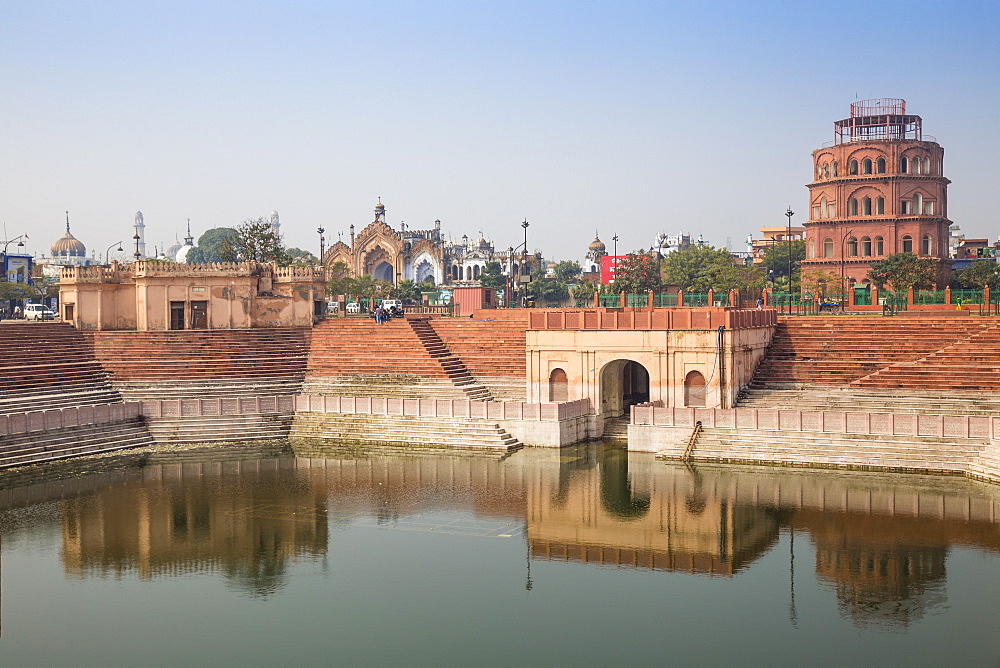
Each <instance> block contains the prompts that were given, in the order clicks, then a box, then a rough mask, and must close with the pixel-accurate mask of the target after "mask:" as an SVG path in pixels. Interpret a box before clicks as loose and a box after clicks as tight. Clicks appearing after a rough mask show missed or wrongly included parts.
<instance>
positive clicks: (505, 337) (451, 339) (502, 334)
mask: <svg viewBox="0 0 1000 668" xmlns="http://www.w3.org/2000/svg"><path fill="white" fill-rule="evenodd" d="M429 324H430V326H431V327H432V328H433V329H434V331H435V332H436V333H437V335H438V336H439V337H440V338H441V340H442V341H444V343H445V344H447V346H448V348H449V349H450V350H451V352H453V353H454V354H455V355H457V356H458V357H459V358H460V359H461V360H462V362H464V363H465V366H466V367H467V368H468V369H469V372H470V373H471V374H472V375H473V376H474V377H475V378H476V380H478V381H479V382H480V383H481V384H483V385H484V386H486V387H488V388H489V390H490V392H491V393H492V394H493V396H494V397H496V398H497V399H498V400H500V401H524V400H525V398H526V387H527V371H526V366H527V354H526V345H527V329H528V325H527V322H518V321H510V320H472V319H469V318H434V319H433V320H430V321H429Z"/></svg>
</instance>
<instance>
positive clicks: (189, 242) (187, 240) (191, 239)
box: [184, 218, 194, 246]
mask: <svg viewBox="0 0 1000 668" xmlns="http://www.w3.org/2000/svg"><path fill="white" fill-rule="evenodd" d="M184 245H185V246H194V237H192V236H191V219H190V218H188V233H187V236H186V237H184Z"/></svg>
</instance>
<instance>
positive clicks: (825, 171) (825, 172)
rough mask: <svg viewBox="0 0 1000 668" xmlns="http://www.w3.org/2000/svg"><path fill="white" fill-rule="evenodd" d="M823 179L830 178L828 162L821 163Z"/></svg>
mask: <svg viewBox="0 0 1000 668" xmlns="http://www.w3.org/2000/svg"><path fill="white" fill-rule="evenodd" d="M823 178H824V179H828V178H830V163H828V162H824V163H823Z"/></svg>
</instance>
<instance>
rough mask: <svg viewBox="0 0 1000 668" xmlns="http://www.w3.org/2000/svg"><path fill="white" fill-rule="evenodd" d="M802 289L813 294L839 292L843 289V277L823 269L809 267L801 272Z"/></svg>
mask: <svg viewBox="0 0 1000 668" xmlns="http://www.w3.org/2000/svg"><path fill="white" fill-rule="evenodd" d="M801 287H802V290H803V292H811V293H813V294H814V295H829V294H840V293H841V292H843V290H844V279H843V278H841V276H840V274H838V273H836V272H833V271H826V270H823V269H810V270H809V271H805V272H803V273H802V286H801Z"/></svg>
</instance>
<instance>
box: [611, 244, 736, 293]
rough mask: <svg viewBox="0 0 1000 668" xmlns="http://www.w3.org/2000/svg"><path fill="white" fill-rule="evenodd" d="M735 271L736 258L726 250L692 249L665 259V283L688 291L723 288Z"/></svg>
mask: <svg viewBox="0 0 1000 668" xmlns="http://www.w3.org/2000/svg"><path fill="white" fill-rule="evenodd" d="M733 269H734V267H733V257H732V255H730V254H729V251H727V250H726V249H725V248H713V247H712V246H692V247H691V248H688V249H686V250H677V251H674V252H672V253H669V254H668V255H667V257H666V258H665V259H664V260H663V282H664V283H666V284H668V285H676V286H677V287H678V288H680V289H681V290H684V291H686V292H708V290H709V288H715V289H723V285H722V284H724V283H729V282H731V278H730V277H731V276H732V275H733ZM615 283H616V284H617V280H616V281H615ZM737 287H742V286H737Z"/></svg>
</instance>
